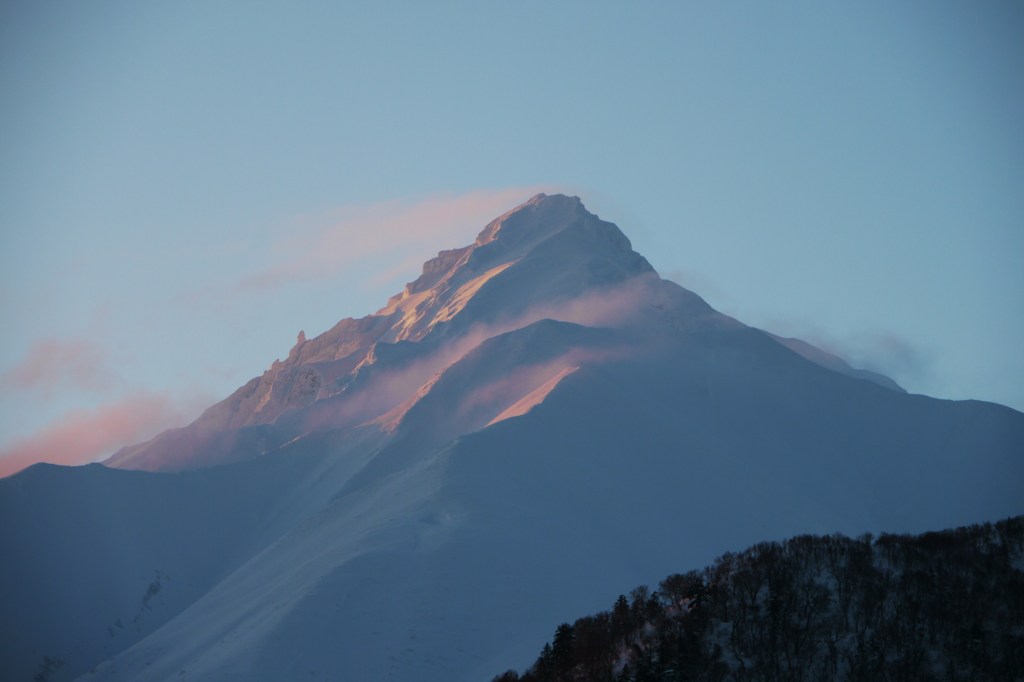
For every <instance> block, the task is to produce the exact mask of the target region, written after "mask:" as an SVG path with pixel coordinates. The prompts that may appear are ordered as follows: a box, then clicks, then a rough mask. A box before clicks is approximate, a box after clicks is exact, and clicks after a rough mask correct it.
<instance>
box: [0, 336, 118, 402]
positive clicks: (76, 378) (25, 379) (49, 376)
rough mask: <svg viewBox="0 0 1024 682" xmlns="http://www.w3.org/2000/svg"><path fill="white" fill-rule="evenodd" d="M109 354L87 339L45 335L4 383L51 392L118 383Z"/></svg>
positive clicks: (33, 345)
mask: <svg viewBox="0 0 1024 682" xmlns="http://www.w3.org/2000/svg"><path fill="white" fill-rule="evenodd" d="M115 380H116V378H115V376H114V375H113V373H112V372H111V370H110V368H109V367H108V362H107V354H106V352H105V351H104V350H103V349H102V348H100V347H99V346H98V345H96V344H94V343H92V342H90V341H86V340H84V339H43V340H40V341H36V342H35V343H33V344H32V346H31V347H30V348H29V350H28V353H27V354H26V355H25V357H24V358H22V360H21V361H20V362H19V363H18V364H17V365H15V366H14V367H13V368H11V369H10V370H8V371H7V372H5V373H4V375H3V383H4V384H6V385H8V386H11V387H13V388H17V389H20V390H24V391H40V392H42V393H44V394H50V393H53V392H54V391H56V390H58V389H69V388H71V389H79V390H102V389H105V388H108V387H110V386H111V385H112V384H113V383H115Z"/></svg>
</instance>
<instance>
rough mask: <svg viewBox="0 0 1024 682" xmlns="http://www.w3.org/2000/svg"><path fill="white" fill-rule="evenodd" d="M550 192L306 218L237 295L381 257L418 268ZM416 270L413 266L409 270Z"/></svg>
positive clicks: (456, 198)
mask: <svg viewBox="0 0 1024 682" xmlns="http://www.w3.org/2000/svg"><path fill="white" fill-rule="evenodd" d="M545 189H546V190H547V191H549V192H550V191H553V190H552V189H551V188H550V187H548V188H541V187H507V188H503V189H495V190H478V191H475V192H469V193H465V194H438V195H433V196H428V197H425V198H420V199H415V200H396V201H385V202H380V203H374V204H361V205H350V206H345V207H342V208H340V209H337V210H336V211H333V212H332V213H330V214H329V215H326V216H321V217H318V218H312V219H307V220H304V221H302V222H304V223H306V224H305V225H299V226H298V228H297V230H296V236H294V237H289V238H287V239H285V240H283V241H281V242H279V243H278V244H276V245H275V247H274V252H275V253H280V254H282V257H281V259H280V260H279V262H277V263H276V264H274V265H271V266H269V267H266V268H263V269H261V270H258V271H256V272H253V273H250V274H249V275H247V276H246V277H244V278H243V279H242V280H241V281H239V282H238V283H237V285H236V289H237V290H238V291H241V292H251V291H257V292H258V291H263V290H266V289H268V288H274V287H277V286H280V285H283V284H286V283H289V282H293V281H298V280H307V279H317V278H322V277H328V276H332V275H336V274H338V273H339V272H340V271H341V270H343V269H344V268H345V267H346V266H350V265H352V264H355V263H358V262H360V261H363V260H366V259H368V258H376V257H379V256H384V255H386V256H387V258H388V260H390V261H392V262H394V261H395V260H398V259H401V262H403V263H414V264H419V263H421V262H423V261H424V260H426V259H427V258H429V257H430V256H433V255H434V254H436V252H437V250H438V249H439V248H448V247H452V246H456V245H461V244H463V243H469V242H470V241H471V240H472V239H473V237H475V236H476V234H477V233H478V232H479V231H480V230H481V229H483V227H484V226H485V225H486V224H487V223H489V222H490V221H491V220H493V219H494V218H496V217H498V215H500V214H502V213H504V212H506V211H508V210H510V209H512V208H513V207H515V206H517V205H518V204H520V203H522V202H524V201H526V200H527V199H529V198H530V197H531V196H533V195H534V194H537V193H538V192H540V191H543V190H545ZM413 267H415V265H414V266H413Z"/></svg>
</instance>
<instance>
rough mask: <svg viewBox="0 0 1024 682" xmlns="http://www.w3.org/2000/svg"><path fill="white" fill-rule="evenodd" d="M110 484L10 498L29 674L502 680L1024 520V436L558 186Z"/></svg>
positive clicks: (141, 448)
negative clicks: (744, 580) (671, 591)
mask: <svg viewBox="0 0 1024 682" xmlns="http://www.w3.org/2000/svg"><path fill="white" fill-rule="evenodd" d="M106 464H107V465H108V466H98V465H96V466H89V467H82V468H77V469H71V468H62V467H55V466H49V465H39V466H36V467H32V468H31V469H29V470H26V471H24V472H22V473H20V474H18V475H15V476H13V477H10V478H8V479H4V480H0V542H2V546H3V548H4V554H5V556H8V557H18V558H19V559H18V560H17V561H5V562H0V594H2V595H4V596H3V597H2V599H3V609H2V614H0V618H2V619H0V628H2V629H0V641H2V644H0V647H2V649H0V669H2V670H3V671H4V678H5V679H6V678H8V677H9V678H10V679H31V678H32V676H33V675H35V674H37V673H41V672H45V675H46V677H45V679H49V680H60V679H76V678H80V679H83V680H282V679H299V678H301V679H330V680H410V681H412V680H428V681H429V680H486V679H490V678H491V676H493V675H494V674H495V673H497V672H500V671H502V670H506V669H508V668H513V667H518V668H522V667H524V666H525V665H526V664H528V663H529V662H530V660H531V659H532V657H533V656H534V655H535V654H536V651H537V650H538V649H539V647H540V645H541V644H543V642H544V641H545V639H546V638H547V637H548V636H549V631H550V627H551V624H552V623H558V622H562V621H565V620H569V619H571V618H574V617H576V616H578V615H579V614H581V613H588V612H592V611H595V610H597V609H599V608H601V607H603V606H604V605H606V604H607V603H609V602H610V601H611V600H613V599H614V598H615V596H616V595H617V594H619V592H621V591H622V590H624V589H628V588H629V587H631V586H634V585H637V584H640V583H652V582H655V581H657V580H658V579H660V578H661V577H663V576H664V575H667V574H669V573H672V572H678V571H683V570H687V569H691V568H697V567H699V566H703V565H705V564H707V563H709V562H710V561H711V560H712V559H713V558H714V557H715V556H717V555H718V554H721V553H722V552H724V551H726V550H729V549H736V548H742V547H745V546H748V545H750V544H752V543H754V542H757V541H760V540H765V539H774V538H781V537H785V536H789V535H794V534H798V533H829V532H833V531H841V532H845V533H849V534H858V533H861V532H864V531H875V532H877V531H881V530H887V531H892V532H913V531H922V530H927V529H936V528H945V527H951V526H955V525H962V524H967V523H974V522H978V521H985V520H993V519H998V518H1003V517H1006V516H1010V515H1014V514H1019V513H1021V512H1022V511H1024V509H1022V497H1021V494H1020V490H1021V483H1022V482H1024V415H1022V414H1021V413H1019V412H1016V411H1014V410H1011V409H1009V408H1005V407H1002V406H999V405H993V404H989V403H982V402H974V401H967V402H951V401H940V400H934V399H931V398H928V397H925V396H918V395H908V394H906V393H905V392H903V391H902V389H900V388H899V387H898V386H896V385H895V384H894V383H893V382H892V381H891V380H889V379H887V378H885V377H881V376H878V375H872V374H870V373H859V372H858V371H857V370H855V369H853V368H851V367H849V366H848V365H846V364H845V363H843V362H842V360H840V359H839V358H835V357H834V356H830V355H828V354H826V353H823V352H821V351H819V350H818V349H815V348H813V347H812V346H809V345H807V344H804V343H803V342H799V341H796V340H792V339H779V338H777V337H773V336H770V335H768V334H766V333H764V332H762V331H759V330H756V329H753V328H750V327H747V326H745V325H743V324H741V323H740V322H737V321H736V320H733V319H731V318H728V317H726V316H724V315H721V314H719V313H717V312H716V311H714V310H713V309H712V308H710V307H709V306H708V305H707V304H706V303H705V302H704V301H703V300H701V299H700V298H699V297H698V296H696V295H695V294H693V293H691V292H689V291H686V290H685V289H682V288H681V287H679V286H677V285H675V284H673V283H671V282H668V281H665V280H662V279H660V278H659V277H658V276H657V274H656V273H655V272H654V271H653V269H652V268H651V267H650V265H649V264H648V263H647V261H646V260H645V259H644V258H643V257H641V256H639V255H638V254H636V253H635V252H633V251H632V249H631V247H630V244H629V241H628V240H627V239H626V237H625V236H624V235H623V234H622V233H621V232H620V231H619V230H618V228H617V227H615V226H614V225H612V224H610V223H607V222H604V221H601V220H599V219H598V218H597V217H596V216H593V215H592V214H590V213H588V212H587V211H586V210H585V209H584V208H583V206H582V204H581V203H580V202H579V200H578V199H576V198H575V197H564V196H550V197H549V196H545V195H539V196H537V197H534V198H533V199H531V200H530V201H529V202H527V203H526V204H524V205H522V206H520V207H518V208H517V209H515V210H513V211H511V212H509V213H508V214H506V215H504V216H502V217H500V218H499V219H497V220H496V221H494V222H493V223H491V224H490V225H488V226H487V227H486V228H485V229H484V230H483V232H481V234H480V236H479V237H478V238H477V240H476V242H475V243H474V244H471V245H469V246H467V247H464V248H462V249H456V250H453V251H446V252H442V253H441V254H439V255H438V257H437V258H435V259H433V260H431V261H429V262H428V263H427V264H425V266H424V271H423V275H422V276H421V277H420V278H419V279H417V280H416V281H415V282H412V283H410V284H409V285H407V287H406V289H405V291H403V292H402V293H401V294H399V295H397V296H395V297H393V298H392V299H391V301H389V303H388V305H387V306H386V307H384V308H383V309H381V310H380V311H378V312H377V313H376V314H374V315H371V316H368V317H365V318H362V319H360V320H351V319H348V320H343V321H341V322H339V323H338V325H336V326H335V327H334V328H332V329H331V330H329V331H327V332H325V333H324V334H322V335H320V336H318V337H316V338H312V339H306V338H305V336H304V335H301V334H300V336H299V342H298V343H297V344H296V346H295V347H294V348H293V349H292V350H291V352H290V354H289V355H288V357H287V358H286V359H285V360H284V361H280V362H278V361H275V362H274V364H273V365H272V366H271V368H270V369H269V370H268V371H267V372H265V373H264V375H263V376H261V377H259V378H256V379H253V380H252V381H251V382H249V383H248V384H246V385H245V386H243V387H242V388H240V389H239V390H238V391H236V392H235V393H234V394H233V395H231V396H229V397H228V398H227V399H225V400H224V401H222V402H221V403H218V404H217V405H214V406H212V407H211V408H209V409H208V410H207V411H206V412H205V413H204V414H203V416H202V417H200V418H199V419H198V420H197V421H196V422H195V423H193V424H191V425H189V426H188V427H185V428H183V429H177V430H173V431H169V432H166V433H164V434H161V435H160V436H158V437H157V438H155V439H154V440H153V441H150V442H148V443H143V444H140V445H137V446H133V447H130V448H125V449H124V450H122V451H120V452H118V453H116V454H115V455H114V456H113V457H111V459H110V460H108V462H107V463H106ZM132 470H136V471H132ZM137 470H142V471H137Z"/></svg>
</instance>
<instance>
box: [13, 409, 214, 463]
mask: <svg viewBox="0 0 1024 682" xmlns="http://www.w3.org/2000/svg"><path fill="white" fill-rule="evenodd" d="M189 402H191V401H189ZM193 412H194V410H193V409H190V406H185V405H183V404H182V403H180V402H178V401H174V400H172V399H170V398H168V397H167V396H163V395H158V394H153V393H139V394H135V395H130V396H127V397H126V398H124V399H122V400H120V401H118V402H115V403H110V404H107V405H102V406H100V407H97V408H95V409H92V410H77V411H74V412H71V413H68V414H66V415H65V416H64V417H63V418H61V419H58V420H57V421H55V422H53V423H52V424H50V425H49V426H47V427H45V428H43V429H41V430H40V431H38V432H36V433H35V434H33V435H31V436H29V437H27V438H24V439H21V440H19V441H15V442H14V443H11V444H7V445H5V446H4V448H3V450H0V477H3V476H9V475H10V474H13V473H15V472H17V471H20V470H21V469H24V468H25V467H27V466H30V465H32V464H35V463H37V462H50V463H52V464H64V465H78V464H87V463H89V462H94V461H96V460H98V459H100V458H101V457H103V456H105V455H108V454H111V453H112V452H113V451H114V450H116V449H118V448H120V447H121V446H123V445H127V444H130V443H137V442H141V441H144V440H146V439H148V438H151V437H152V436H155V435H156V434H157V433H159V432H160V431H163V430H165V429H168V428H172V427H175V426H182V425H183V424H184V423H186V421H187V420H188V419H189V418H190V417H194V416H195V415H194V414H193Z"/></svg>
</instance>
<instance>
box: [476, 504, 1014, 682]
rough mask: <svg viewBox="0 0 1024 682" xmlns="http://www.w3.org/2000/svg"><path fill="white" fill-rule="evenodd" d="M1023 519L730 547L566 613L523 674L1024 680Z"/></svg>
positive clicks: (542, 680) (532, 677) (522, 681)
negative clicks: (596, 607)
mask: <svg viewBox="0 0 1024 682" xmlns="http://www.w3.org/2000/svg"><path fill="white" fill-rule="evenodd" d="M1022 569H1024V517H1016V518H1013V519H1008V520H1006V521H1001V522H999V523H995V524H984V525H980V526H970V527H967V528H958V529H956V530H949V531H942V532H936V533H926V534H924V535H919V536H906V535H882V536H881V537H878V538H874V539H873V538H872V537H871V536H869V535H866V536H863V537H860V538H857V539H850V538H847V537H843V536H839V535H831V536H825V537H812V536H800V537H795V538H792V539H790V540H787V541H785V542H781V543H779V542H766V543H761V544H759V545H755V546H754V547H751V548H750V549H748V550H746V551H744V552H741V553H739V554H731V553H730V554H725V555H724V556H722V557H720V558H719V559H718V560H717V561H716V562H715V563H714V565H713V566H710V567H708V568H706V569H704V570H703V571H692V572H690V573H686V574H681V575H679V574H677V575H672V576H669V577H668V578H665V580H663V581H662V582H661V584H660V585H659V587H658V590H657V591H653V592H652V591H651V590H649V589H648V588H646V587H638V588H636V589H635V590H633V591H632V592H631V593H630V596H629V598H627V597H625V596H620V597H619V599H618V600H617V601H616V602H615V604H614V606H613V607H612V609H611V610H610V611H604V612H601V613H598V614H596V615H593V616H587V617H585V618H581V619H579V620H577V621H576V622H575V623H574V624H572V625H569V624H568V623H564V624H562V625H560V626H558V628H557V629H556V630H555V633H554V638H553V639H552V641H551V642H550V643H548V644H546V645H545V646H544V648H543V650H542V652H541V654H540V656H539V657H538V659H537V661H536V662H535V663H534V664H533V665H532V666H531V667H530V668H529V669H528V670H526V671H525V672H524V673H523V674H521V675H520V674H519V673H517V672H515V671H511V670H510V671H508V672H506V673H504V674H502V675H499V676H498V677H496V678H494V682H514V681H516V680H518V681H519V682H527V681H529V682H562V681H565V680H588V681H591V680H592V681H595V682H597V681H609V682H619V681H625V680H629V681H630V682H634V681H641V680H644V681H646V680H659V681H660V680H871V681H875V680H907V681H911V680H915V681H916V680H1024V572H1022Z"/></svg>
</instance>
